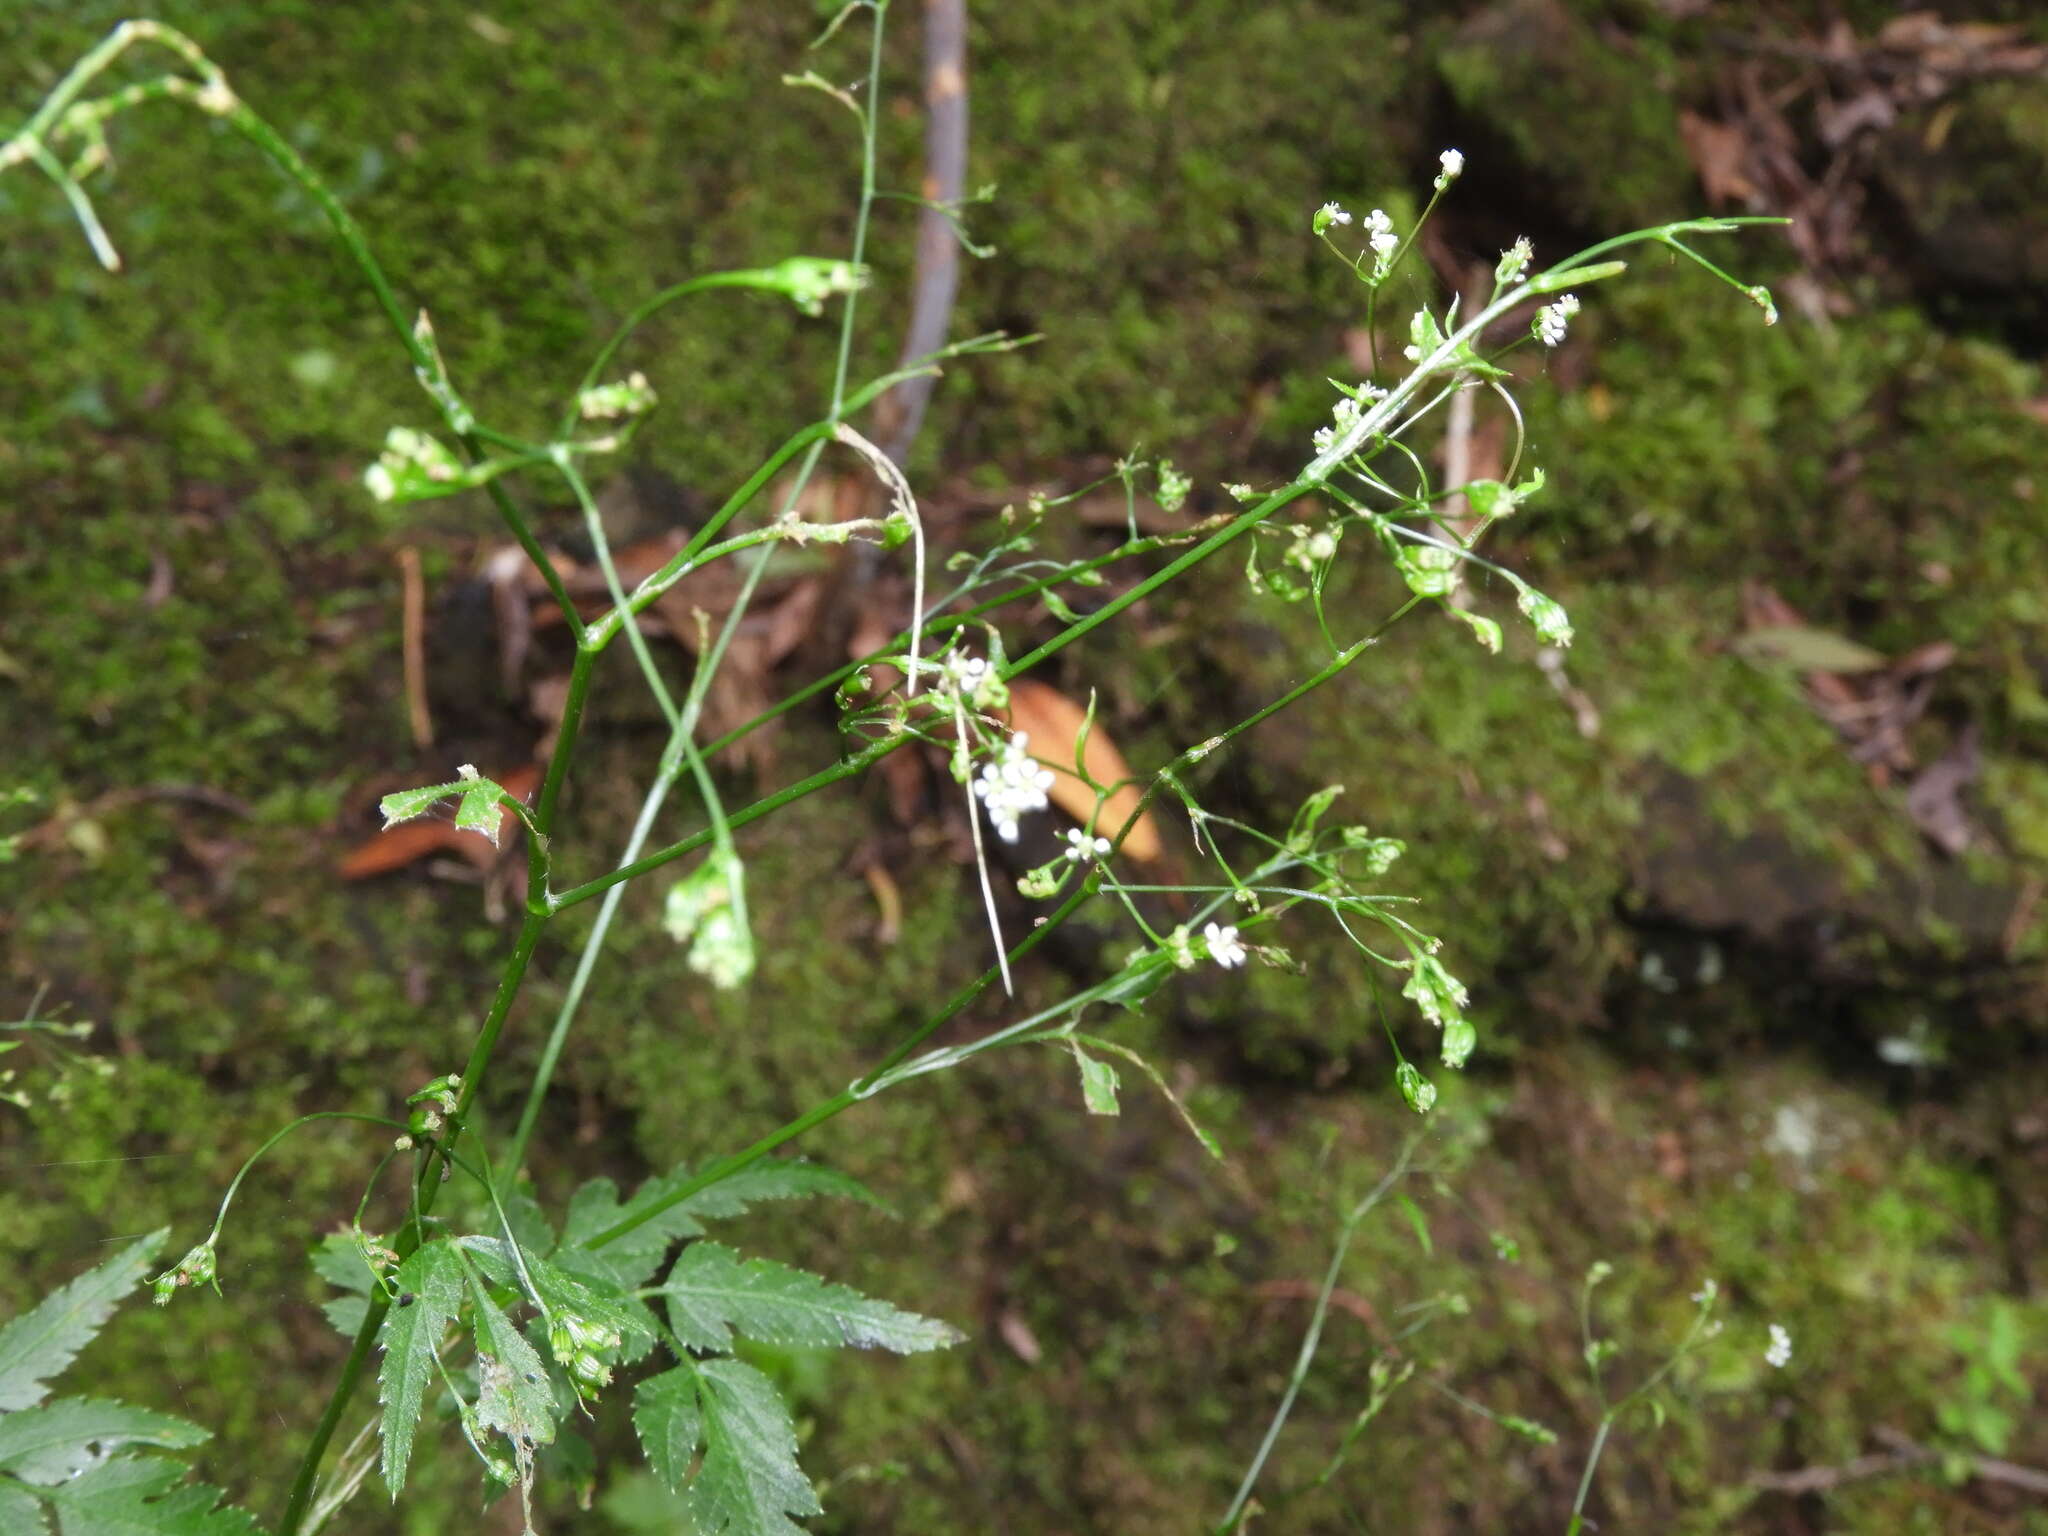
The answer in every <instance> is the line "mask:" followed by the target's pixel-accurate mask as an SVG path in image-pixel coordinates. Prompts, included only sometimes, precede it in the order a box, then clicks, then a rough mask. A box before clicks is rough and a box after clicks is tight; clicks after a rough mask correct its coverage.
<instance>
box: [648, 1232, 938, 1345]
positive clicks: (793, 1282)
mask: <svg viewBox="0 0 2048 1536" xmlns="http://www.w3.org/2000/svg"><path fill="white" fill-rule="evenodd" d="M659 1294H661V1295H662V1296H664V1297H666V1298H667V1300H668V1316H669V1324H670V1326H671V1327H672V1328H674V1330H675V1334H676V1337H677V1338H678V1339H680V1340H682V1342H683V1343H684V1344H686V1345H688V1346H689V1347H690V1348H692V1349H697V1350H706V1351H710V1352H713V1353H719V1354H723V1353H725V1352H727V1351H729V1350H730V1349H731V1348H732V1336H733V1334H734V1333H735V1332H738V1333H742V1334H744V1335H746V1336H747V1337H748V1338H750V1339H759V1340H760V1341H762V1342H763V1343H767V1344H782V1345H796V1346H799V1347H803V1348H812V1349H819V1348H823V1349H833V1348H839V1347H842V1346H846V1345H851V1346H852V1347H854V1348H856V1349H877V1348H879V1349H892V1350H895V1351H896V1352H897V1353H898V1354H911V1353H914V1352H917V1351H920V1350H927V1349H942V1348H944V1347H945V1346H947V1345H949V1344H954V1343H957V1342H958V1341H959V1339H960V1334H959V1332H958V1331H957V1330H955V1329H954V1328H952V1327H951V1326H949V1325H948V1324H945V1323H942V1322H938V1321H936V1320H935V1319H933V1318H929V1317H919V1316H918V1315H917V1314H916V1313H914V1312H905V1311H902V1310H901V1309H899V1308H897V1307H893V1306H891V1305H890V1304H889V1303H888V1302H886V1301H876V1300H874V1299H873V1298H872V1297H868V1296H863V1295H861V1294H860V1292H858V1291H856V1290H853V1289H851V1288H850V1287H847V1286H844V1285H835V1284H833V1283H832V1282H831V1281H829V1280H821V1279H820V1278H818V1276H816V1275H813V1274H808V1273H806V1272H805V1271H803V1270H801V1269H792V1268H790V1267H789V1266H788V1265H787V1264H778V1263H776V1262H775V1261H774V1260H772V1259H746V1260H742V1259H741V1258H740V1256H739V1255H738V1254H737V1253H735V1252H733V1251H732V1249H730V1248H727V1247H725V1246H723V1245H722V1244H719V1243H711V1242H696V1243H692V1244H690V1246H689V1247H687V1248H685V1249H684V1250H683V1252H682V1256H681V1257H679V1258H678V1259H677V1260H676V1262H675V1266H674V1267H673V1268H672V1269H670V1270H669V1274H668V1280H667V1281H666V1283H664V1284H663V1285H662V1287H661V1290H660V1293H659Z"/></svg>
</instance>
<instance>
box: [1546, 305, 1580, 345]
mask: <svg viewBox="0 0 2048 1536" xmlns="http://www.w3.org/2000/svg"><path fill="white" fill-rule="evenodd" d="M1578 312H1579V296H1578V295H1577V294H1575V293H1567V294H1565V295H1564V296H1563V297H1562V298H1560V299H1559V300H1558V301H1557V302H1556V303H1555V304H1546V305H1544V306H1543V307H1542V308H1541V309H1539V310H1537V311H1536V326H1535V330H1536V339H1537V340H1538V341H1540V342H1542V343H1543V345H1545V346H1546V347H1554V346H1556V345H1557V344H1558V343H1559V342H1560V341H1563V340H1564V328H1565V323H1566V322H1567V321H1569V320H1570V319H1571V317H1572V316H1573V315H1576V314H1577V313H1578Z"/></svg>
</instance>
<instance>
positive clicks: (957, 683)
mask: <svg viewBox="0 0 2048 1536" xmlns="http://www.w3.org/2000/svg"><path fill="white" fill-rule="evenodd" d="M987 677H988V659H987V658H986V657H983V656H968V655H965V654H964V653H959V652H956V653H954V654H953V655H951V656H948V657H947V658H946V681H947V682H948V683H950V684H952V686H953V687H954V688H955V689H956V690H958V691H959V692H961V693H963V694H971V693H973V692H974V690H975V689H977V688H979V687H980V686H981V685H982V683H983V682H984V681H985V680H986V679H987Z"/></svg>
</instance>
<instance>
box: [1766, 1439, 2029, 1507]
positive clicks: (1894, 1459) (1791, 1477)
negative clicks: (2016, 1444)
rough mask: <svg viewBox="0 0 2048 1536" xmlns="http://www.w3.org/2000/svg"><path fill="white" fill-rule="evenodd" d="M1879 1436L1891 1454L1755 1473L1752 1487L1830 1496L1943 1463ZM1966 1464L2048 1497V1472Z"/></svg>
mask: <svg viewBox="0 0 2048 1536" xmlns="http://www.w3.org/2000/svg"><path fill="white" fill-rule="evenodd" d="M1875 1433H1876V1436H1877V1438H1878V1439H1880V1440H1882V1441H1884V1442H1885V1444H1887V1445H1888V1446H1890V1447H1891V1449H1890V1450H1888V1451H1880V1452H1873V1453H1872V1454H1870V1455H1868V1456H1858V1457H1857V1458H1856V1459H1855V1460H1854V1461H1847V1462H1844V1463H1843V1464H1842V1465H1841V1466H1838V1467H1800V1468H1799V1469H1797V1470H1796V1471H1792V1472H1752V1473H1751V1474H1750V1478H1749V1485H1750V1486H1751V1487H1752V1488H1761V1489H1763V1490H1764V1491H1765V1492H1766V1493H1787V1494H1794V1495H1797V1494H1807V1493H1826V1492H1828V1491H1829V1490H1830V1489H1834V1488H1839V1487H1841V1486H1842V1485H1843V1484H1844V1483H1853V1482H1860V1481H1861V1480H1863V1479H1864V1478H1870V1477H1884V1476H1887V1475H1888V1474H1890V1473H1893V1472H1903V1471H1905V1470H1907V1469H1908V1468H1910V1467H1918V1466H1925V1465H1926V1464H1927V1463H1928V1462H1930V1461H1940V1460H1942V1459H1943V1456H1944V1453H1943V1452H1941V1451H1937V1450H1934V1449H1931V1448H1930V1447H1928V1446H1924V1445H1921V1444H1919V1443H1918V1442H1917V1441H1914V1440H1912V1439H1910V1438H1909V1437H1907V1436H1905V1435H1902V1434H1900V1433H1899V1432H1898V1431H1897V1430H1895V1429H1880V1430H1877V1431H1876V1432H1875ZM1962 1461H1963V1463H1964V1465H1966V1466H1968V1467H1969V1469H1970V1473H1971V1475H1972V1476H1974V1477H1979V1478H1982V1479H1983V1480H1984V1481H1985V1482H1987V1483H2002V1484H2004V1485H2005V1486H2006V1487H2008V1488H2019V1489H2023V1490H2025V1491H2026V1492H2028V1493H2037V1494H2044V1495H2048V1472H2037V1471H2035V1470H2034V1468H2032V1467H2022V1466H2020V1465H2018V1464H2017V1463H2014V1462H2010V1461H2001V1460H1999V1459H1998V1458H1997V1457H1995V1456H1971V1455H1964V1456H1963V1457H1962Z"/></svg>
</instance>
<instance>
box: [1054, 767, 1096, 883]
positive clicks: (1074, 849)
mask: <svg viewBox="0 0 2048 1536" xmlns="http://www.w3.org/2000/svg"><path fill="white" fill-rule="evenodd" d="M1046 777H1047V778H1048V779H1050V778H1051V777H1052V775H1050V774H1047V775H1046ZM1108 856H1109V839H1108V838H1106V837H1090V836H1089V835H1088V834H1087V833H1086V832H1083V831H1082V830H1081V829H1080V828H1079V827H1069V828H1067V858H1068V859H1069V860H1070V861H1071V862H1073V863H1075V864H1089V863H1093V862H1094V861H1095V860H1096V859H1101V858H1107V857H1108Z"/></svg>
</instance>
